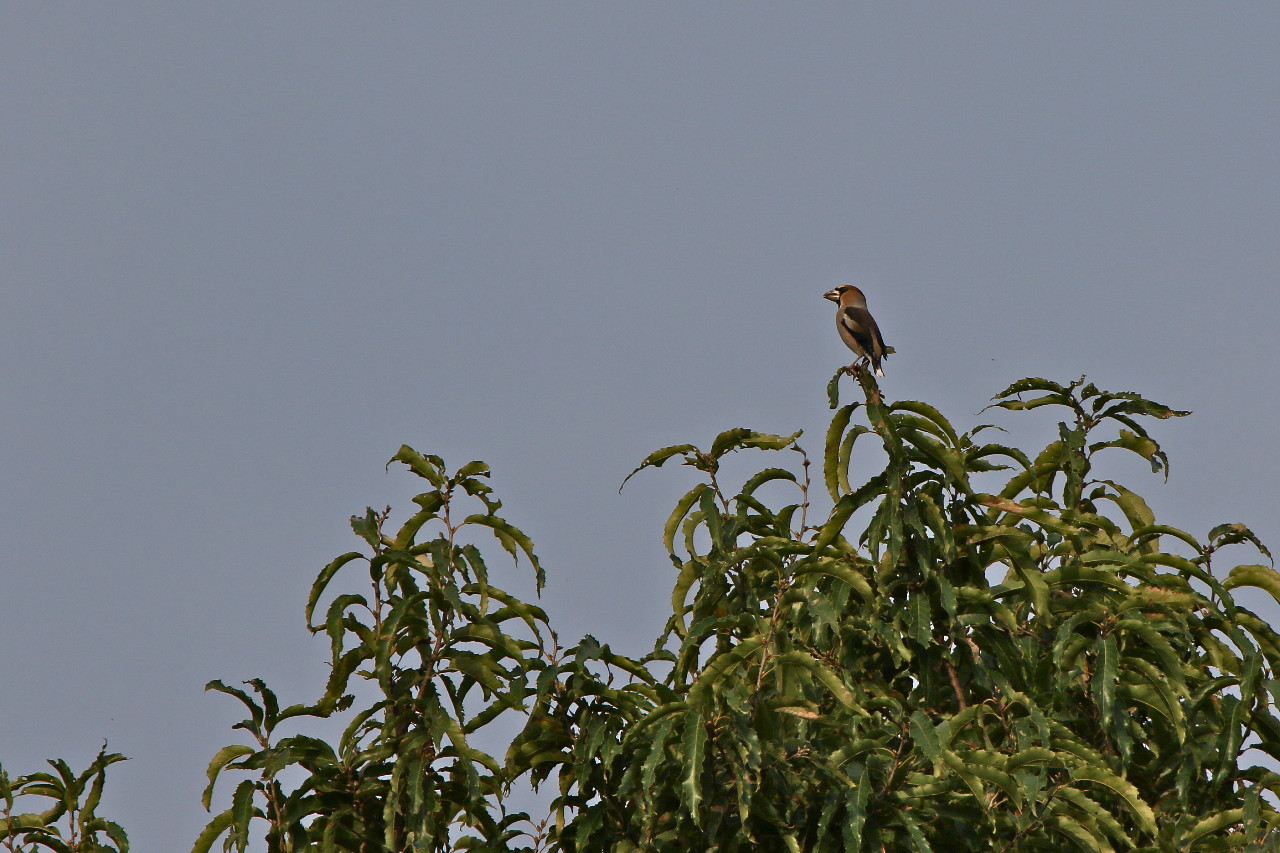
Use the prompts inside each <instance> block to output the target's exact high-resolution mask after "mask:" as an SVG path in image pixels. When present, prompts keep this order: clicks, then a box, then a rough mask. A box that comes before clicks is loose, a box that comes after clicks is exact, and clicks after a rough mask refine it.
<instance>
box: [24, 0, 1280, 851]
mask: <svg viewBox="0 0 1280 853" xmlns="http://www.w3.org/2000/svg"><path fill="white" fill-rule="evenodd" d="M1278 40H1280V7H1277V6H1275V5H1264V4H1248V5H1246V4H1230V5H1224V4H1216V5H1213V6H1209V5H1202V4H1188V3H1184V4H1168V3H1161V4H1154V3H1131V4H1124V5H1118V4H1111V3H1096V4H1049V3H1018V4H1009V3H1000V4H996V3H987V4H965V5H961V4H926V3H913V4H856V5H855V4H843V3H841V4H836V3H822V4H806V5H793V4H786V5H779V4H746V3H733V4H728V3H699V4H675V3H661V4H659V3H647V4H625V5H624V4H600V3H556V4H514V3H507V4H439V3H420V4H394V5H393V4H378V5H371V4H324V5H316V4H302V3H288V2H277V3H272V4H269V5H267V6H263V5H262V4H252V3H219V4H182V5H174V4H168V3H155V4H144V3H133V4H109V5H104V4H65V3H57V2H48V3H40V4H21V5H19V4H11V5H8V6H6V7H5V9H4V10H3V12H0V75H2V76H0V79H2V80H3V85H2V86H0V111H2V112H0V115H2V116H3V121H2V122H0V170H2V172H0V181H2V183H0V185H2V186H3V190H0V192H2V194H3V195H2V197H3V199H4V206H3V211H4V226H3V228H0V259H2V260H0V355H2V356H3V363H4V365H5V369H4V370H3V371H2V372H0V401H2V403H3V410H4V418H3V421H2V422H0V436H2V437H3V440H2V441H0V537H2V538H0V542H2V543H3V558H2V562H0V579H2V580H3V586H0V624H2V625H3V628H4V638H5V641H4V654H3V655H2V656H0V684H2V685H3V689H0V761H3V762H4V763H5V765H6V767H7V768H8V769H10V770H11V771H13V772H30V771H32V770H35V769H37V766H38V764H39V762H41V761H42V760H43V759H44V758H46V757H52V756H64V757H67V758H68V759H70V760H72V761H73V762H75V763H76V764H77V765H82V764H84V763H85V762H87V760H88V759H89V758H90V757H91V756H92V755H93V753H94V752H95V750H96V749H97V747H98V745H99V744H100V742H101V741H102V739H104V738H106V739H108V740H109V741H110V746H111V748H112V749H113V750H117V751H120V752H123V753H125V754H127V755H129V756H131V757H132V759H133V760H132V761H130V762H129V763H127V764H124V765H118V766H117V767H115V768H113V770H112V772H111V779H110V782H109V785H108V798H107V800H108V804H107V807H106V809H105V811H106V812H107V814H108V815H109V816H112V817H115V818H117V819H119V820H121V821H122V822H123V823H124V824H125V825H126V827H127V829H128V831H129V833H130V835H131V837H132V839H133V841H134V847H135V849H137V850H140V851H150V850H157V851H159V850H183V849H187V848H188V847H189V845H190V843H191V841H192V839H193V838H194V836H195V834H196V833H197V832H198V831H199V829H200V828H201V827H202V826H203V825H204V823H205V821H206V820H207V815H205V813H204V812H203V811H202V809H201V808H200V805H199V793H200V790H201V788H202V787H203V782H204V775H203V771H204V766H205V764H206V762H207V761H208V759H209V758H210V756H211V755H212V754H213V753H214V751H216V750H217V748H219V747H220V746H222V745H224V744H226V743H230V742H232V741H233V740H234V737H233V735H234V734H235V733H233V732H231V730H230V728H229V727H230V725H231V724H232V723H233V722H235V721H236V720H238V719H239V718H240V714H239V712H238V708H237V706H236V705H235V704H234V703H233V702H231V701H230V700H228V699H225V698H223V697H220V696H217V695H212V694H210V695H206V694H204V693H202V686H203V684H204V683H205V681H207V680H208V679H210V678H222V679H224V680H226V681H229V682H233V681H239V680H241V679H244V678H250V677H254V676H262V677H264V678H265V679H267V680H268V682H269V683H271V684H272V685H273V686H275V687H276V688H277V689H278V690H279V692H280V693H281V697H282V699H283V700H284V701H287V702H290V701H302V700H308V699H313V698H315V697H316V696H318V695H319V691H320V690H321V688H322V684H323V678H324V674H325V667H324V661H325V657H326V654H327V646H326V643H325V642H324V640H322V639H319V638H316V639H312V638H311V637H309V636H308V635H307V633H306V632H305V630H304V628H303V622H302V608H303V604H304V602H305V600H306V594H307V590H308V587H309V584H310V582H311V580H312V578H313V577H314V575H315V573H316V571H317V570H318V569H319V568H320V567H321V566H322V565H323V564H324V563H326V562H327V561H328V560H329V559H330V558H332V557H333V556H335V555H337V554H339V553H341V552H343V551H346V550H349V549H350V548H352V547H354V545H355V540H354V539H353V538H352V537H351V534H350V533H349V531H348V530H347V527H346V519H347V517H348V516H349V515H351V514H352V513H358V512H360V511H362V509H363V507H364V506H366V505H369V504H372V505H374V506H381V505H383V504H386V503H392V504H394V505H396V506H398V507H400V508H401V512H400V513H399V516H398V517H403V515H404V512H403V508H404V506H405V504H406V500H407V497H408V496H409V495H411V494H413V493H414V483H413V482H411V480H410V478H409V477H408V476H407V475H404V474H401V473H398V472H396V471H394V470H393V472H392V473H391V474H387V473H384V471H383V465H384V463H385V462H386V460H387V459H388V458H389V457H390V455H391V454H392V453H393V452H394V451H395V450H396V448H397V447H398V446H399V445H400V444H401V443H402V442H406V443H409V444H411V445H413V446H415V447H417V448H418V449H419V450H422V451H427V452H435V453H439V454H442V455H443V456H444V457H445V458H446V461H448V462H450V463H451V464H453V465H455V466H458V465H461V464H462V463H464V462H466V461H468V460H470V459H475V458H480V459H485V460H487V461H489V462H490V463H491V464H492V465H493V468H494V471H495V476H494V485H495V487H496V488H497V490H498V493H499V495H500V496H501V497H502V498H503V500H504V501H505V502H506V514H507V516H508V518H509V519H510V520H511V521H512V522H514V523H515V524H517V525H520V526H522V527H523V528H524V529H525V530H526V531H527V532H528V533H529V534H530V535H531V536H532V537H533V539H534V541H535V543H537V546H538V550H539V552H540V554H541V556H542V558H543V560H544V562H545V563H546V565H547V568H548V570H549V572H550V586H549V589H548V590H547V592H546V594H545V596H544V599H543V602H544V604H545V606H546V608H547V609H548V611H549V612H550V613H551V616H552V619H553V623H554V624H555V625H556V626H557V627H558V628H559V630H560V632H561V634H562V636H564V637H565V638H566V639H569V640H573V639H575V638H576V637H578V636H580V635H581V634H582V633H584V632H591V633H593V634H595V635H596V636H597V637H599V638H600V639H601V640H603V641H607V642H611V643H613V644H615V645H616V646H618V647H620V648H621V649H623V650H625V651H630V652H638V651H641V650H642V649H644V648H645V647H647V646H648V644H649V643H650V642H651V640H652V637H653V636H654V634H655V633H656V631H657V630H658V629H659V627H660V625H661V623H662V620H663V619H664V618H665V616H666V612H667V604H666V600H667V597H668V592H669V587H670V582H671V580H672V574H671V570H670V564H669V563H668V561H667V560H666V558H665V555H664V554H663V553H662V548H661V544H660V539H659V534H660V530H661V525H662V522H663V521H664V520H665V518H666V515H667V512H668V511H669V509H670V506H671V504H672V502H673V501H674V499H675V498H676V497H677V496H678V494H679V493H680V490H681V487H682V486H686V487H687V484H688V481H689V476H688V472H686V471H682V470H679V469H677V470H674V471H672V470H669V468H667V469H663V470H662V471H658V472H653V473H646V474H645V475H643V476H640V477H637V478H636V479H635V480H633V481H632V482H631V483H630V484H628V486H627V489H626V491H624V492H623V493H622V494H621V495H618V493H617V486H618V483H619V482H620V481H621V480H622V478H623V476H625V475H626V473H627V472H628V471H629V470H631V468H632V467H633V466H634V465H635V464H636V463H637V462H638V461H639V460H640V459H641V458H643V457H644V455H645V454H647V453H648V452H649V451H650V450H652V449H654V448H656V447H659V446H663V445H667V444H672V443H676V442H682V441H690V440H691V441H695V442H705V441H707V440H709V438H710V437H711V436H712V435H713V434H714V433H715V432H716V431H718V430H720V429H726V428H729V427H733V426H750V427H753V428H756V429H760V430H765V431H771V432H790V431H793V430H795V429H800V428H804V429H805V430H806V433H807V435H806V440H805V441H803V442H802V443H804V444H805V445H806V446H807V447H808V448H809V449H810V451H811V452H818V451H820V448H821V435H822V430H823V429H824V428H825V425H826V419H827V411H826V400H825V395H824V385H825V383H826V381H827V379H828V378H829V377H830V376H831V373H832V371H833V370H834V369H835V367H836V366H837V365H838V364H840V363H842V362H843V361H847V360H848V357H849V356H848V353H847V351H846V350H845V349H844V348H843V346H842V345H841V343H840V341H839V340H838V338H837V337H836V334H835V331H834V328H833V326H832V321H831V315H832V310H831V305H830V303H826V302H823V301H822V300H821V293H822V292H823V291H824V290H826V289H827V288H829V287H831V286H833V285H835V284H839V283H842V282H852V283H857V284H858V285H859V286H861V287H862V288H863V289H864V290H865V291H866V293H867V296H868V300H869V304H870V307H871V308H872V310H873V311H874V312H875V314H876V317H877V318H878V320H879V322H880V325H881V327H882V329H883V330H884V334H885V337H886V339H887V340H888V342H889V343H890V344H891V345H893V346H895V347H896V348H897V350H898V354H897V355H896V356H894V357H893V358H892V359H891V360H890V361H889V362H888V363H887V365H886V366H887V370H888V374H889V376H888V378H887V379H886V380H885V382H884V386H885V389H886V391H887V392H888V393H889V394H891V395H893V396H896V397H902V398H911V399H923V400H927V401H929V402H931V403H934V404H935V405H938V406H939V407H940V408H942V410H943V411H944V412H945V413H947V414H948V415H949V416H951V417H952V418H953V420H954V422H955V423H956V425H957V426H959V427H962V428H967V427H969V426H972V425H974V424H975V423H977V422H979V419H978V418H977V417H975V415H974V413H975V412H976V411H977V410H978V409H979V408H981V406H982V405H983V404H984V403H985V401H986V399H987V398H988V397H990V396H991V395H992V394H994V393H995V392H996V391H998V390H1000V389H1001V388H1003V387H1004V386H1005V385H1006V384H1008V383H1009V382H1011V381H1013V380H1014V379H1017V378H1020V377H1022V376H1029V375H1043V376H1047V377H1050V378H1054V379H1058V380H1062V381H1067V380H1070V379H1073V378H1075V377H1077V376H1079V375H1080V374H1082V373H1086V374H1088V375H1089V377H1090V378H1091V379H1093V380H1095V381H1096V382H1098V383H1099V384H1100V385H1103V386H1104V387H1110V388H1113V389H1116V390H1137V391H1140V392H1142V393H1144V394H1146V395H1147V396H1150V397H1153V398H1154V399H1157V400H1159V401H1161V402H1164V403H1167V404H1169V405H1172V406H1174V407H1175V408H1185V409H1192V410H1194V411H1195V412H1196V414H1195V416H1194V417H1193V418H1189V419H1186V420H1183V421H1175V422H1164V423H1160V424H1158V425H1156V426H1155V427H1154V429H1155V435H1156V437H1157V438H1158V439H1160V440H1161V441H1162V442H1163V443H1164V444H1165V447H1166V450H1167V451H1168V452H1169V455H1170V457H1171V460H1172V477H1171V479H1170V482H1169V484H1168V485H1164V484H1162V483H1161V481H1160V480H1159V479H1158V478H1156V477H1153V476H1151V475H1150V474H1149V473H1145V474H1144V473H1143V471H1142V467H1143V466H1141V465H1140V464H1139V465H1134V466H1131V467H1129V468H1124V469H1123V476H1124V477H1125V480H1126V482H1127V483H1129V484H1130V485H1132V486H1133V487H1134V488H1136V489H1137V490H1138V491H1139V492H1140V493H1143V494H1145V495H1146V496H1147V497H1148V499H1149V501H1150V502H1151V503H1152V505H1153V507H1155V509H1156V510H1157V513H1158V515H1159V516H1160V517H1161V520H1163V521H1165V522H1167V523H1170V524H1174V525H1177V526H1181V527H1185V528H1187V529H1189V530H1191V532H1193V533H1195V534H1197V535H1203V534H1204V533H1205V532H1206V531H1207V530H1208V528H1209V527H1210V526H1212V525H1213V524H1216V523H1218V522H1221V521H1242V522H1244V523H1246V524H1249V525H1250V526H1252V527H1253V528H1254V529H1255V530H1256V531H1257V532H1258V533H1259V534H1260V535H1261V536H1263V538H1264V540H1267V541H1269V542H1270V543H1271V544H1273V545H1280V529H1278V528H1280V523H1278V522H1277V516H1278V512H1277V511H1278V509H1280V499H1277V494H1276V488H1275V484H1276V482H1277V479H1278V475H1280V470H1277V469H1278V467H1280V466H1278V462H1277V453H1276V445H1275V437H1274V428H1273V426H1272V422H1273V421H1274V419H1275V418H1276V417H1277V415H1278V414H1280V406H1278V404H1277V402H1276V401H1277V399H1280V379H1277V372H1276V368H1275V359H1276V355H1277V351H1276V345H1275V343H1274V339H1273V334H1274V332H1273V327H1274V324H1275V319H1276V317H1277V314H1278V313H1280V296H1278V295H1277V289H1276V287H1275V282H1276V280H1277V278H1280V240H1278V239H1277V235H1280V156H1278V155H1280V110H1278V109H1277V102H1278V100H1280V52H1277V50H1276V49H1275V45H1276V43H1277V41H1278ZM993 419H995V420H999V421H1000V422H1001V423H1005V424H1008V423H1011V422H1013V423H1016V422H1017V416H1016V415H996V416H995V417H994V418H993V417H992V416H991V414H990V413H988V414H987V415H985V416H983V418H982V420H993ZM1028 422H1031V421H1028ZM1050 426H1051V424H1050ZM1038 437H1039V436H1038ZM1048 439H1049V436H1047V435H1043V440H1046V441H1047V440H1048ZM1037 446H1038V445H1037ZM1227 556H1228V558H1230V557H1234V558H1235V559H1236V560H1237V561H1240V562H1257V557H1256V555H1254V554H1253V553H1251V552H1249V551H1247V550H1245V549H1239V550H1238V552H1237V553H1234V554H1232V553H1229V554H1228V555H1227ZM494 563H495V565H498V564H500V560H499V559H498V558H497V557H496V556H495V558H494ZM503 571H504V572H506V571H507V568H506V567H505V566H504V567H503ZM503 582H504V583H505V584H506V585H507V586H509V587H511V588H514V589H515V591H517V592H520V593H522V594H525V595H526V596H528V595H531V589H530V586H529V584H528V583H527V580H526V574H525V573H524V572H523V571H520V572H518V573H516V572H510V573H508V574H507V575H506V577H505V578H504V581H503ZM1271 612H1273V613H1274V611H1271ZM228 790H229V787H228Z"/></svg>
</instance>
